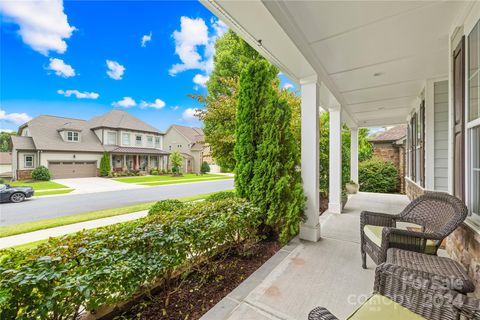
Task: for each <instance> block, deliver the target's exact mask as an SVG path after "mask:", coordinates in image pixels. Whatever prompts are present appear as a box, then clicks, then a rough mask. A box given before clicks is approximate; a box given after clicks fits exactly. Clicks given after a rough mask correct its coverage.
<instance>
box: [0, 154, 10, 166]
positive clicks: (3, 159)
mask: <svg viewBox="0 0 480 320" xmlns="http://www.w3.org/2000/svg"><path fill="white" fill-rule="evenodd" d="M0 164H12V153H11V152H0Z"/></svg>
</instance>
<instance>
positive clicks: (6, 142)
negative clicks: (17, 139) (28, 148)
mask: <svg viewBox="0 0 480 320" xmlns="http://www.w3.org/2000/svg"><path fill="white" fill-rule="evenodd" d="M15 135H17V133H16V132H0V152H7V151H9V149H10V137H11V136H15Z"/></svg>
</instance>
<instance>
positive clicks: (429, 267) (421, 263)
mask: <svg viewBox="0 0 480 320" xmlns="http://www.w3.org/2000/svg"><path fill="white" fill-rule="evenodd" d="M386 263H389V264H393V265H397V266H399V267H402V268H405V269H408V270H410V271H413V272H415V273H417V274H418V275H419V276H421V277H422V278H424V279H429V280H431V281H432V282H433V283H436V284H438V285H441V286H443V287H446V288H448V289H451V290H455V291H458V292H461V293H469V292H473V291H474V290H475V285H474V284H473V282H472V280H471V279H470V277H469V276H468V275H467V273H466V272H465V269H464V268H463V266H462V265H460V264H459V263H458V262H456V261H454V260H452V259H449V258H443V257H438V256H433V255H427V254H423V253H418V252H413V251H406V250H401V249H396V248H392V249H389V250H388V251H387V261H386Z"/></svg>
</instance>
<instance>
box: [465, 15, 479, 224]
mask: <svg viewBox="0 0 480 320" xmlns="http://www.w3.org/2000/svg"><path fill="white" fill-rule="evenodd" d="M479 59H480V22H477V24H476V25H475V27H474V28H473V29H472V31H471V32H470V34H469V35H468V70H467V72H468V100H467V101H468V122H467V130H468V135H467V137H468V144H467V146H468V154H469V155H468V166H467V170H468V171H467V176H468V194H469V197H468V210H469V214H470V216H471V219H472V220H474V221H475V222H476V223H478V224H479V225H480V101H479V100H478V99H479V97H480V95H479V94H480V61H479Z"/></svg>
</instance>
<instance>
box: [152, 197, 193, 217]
mask: <svg viewBox="0 0 480 320" xmlns="http://www.w3.org/2000/svg"><path fill="white" fill-rule="evenodd" d="M183 207H185V203H183V202H181V201H180V200H176V199H168V200H161V201H158V202H157V203H155V204H154V205H153V206H152V207H151V208H150V210H148V215H149V216H152V215H156V214H159V213H161V212H170V211H174V210H177V209H181V208H183Z"/></svg>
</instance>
